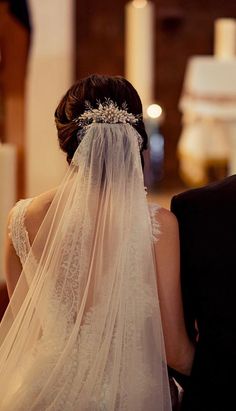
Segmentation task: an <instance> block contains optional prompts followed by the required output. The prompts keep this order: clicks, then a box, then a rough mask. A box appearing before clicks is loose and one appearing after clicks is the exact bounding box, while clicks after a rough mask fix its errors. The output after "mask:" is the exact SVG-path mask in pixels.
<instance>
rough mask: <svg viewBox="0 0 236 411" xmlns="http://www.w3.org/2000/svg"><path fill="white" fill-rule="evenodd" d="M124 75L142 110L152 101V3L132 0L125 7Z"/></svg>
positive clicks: (144, 0) (143, 0)
mask: <svg viewBox="0 0 236 411" xmlns="http://www.w3.org/2000/svg"><path fill="white" fill-rule="evenodd" d="M125 77H126V78H127V80H129V81H130V82H131V83H132V84H133V86H134V87H135V88H136V90H137V91H138V93H139V95H140V97H141V100H142V103H143V106H144V110H146V108H147V107H148V106H149V105H150V104H151V103H153V88H154V4H153V3H152V2H150V1H146V0H134V1H130V2H129V3H127V4H126V7H125Z"/></svg>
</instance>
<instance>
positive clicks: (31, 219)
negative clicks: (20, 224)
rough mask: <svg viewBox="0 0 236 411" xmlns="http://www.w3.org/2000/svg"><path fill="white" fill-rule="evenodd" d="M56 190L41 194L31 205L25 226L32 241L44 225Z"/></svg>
mask: <svg viewBox="0 0 236 411" xmlns="http://www.w3.org/2000/svg"><path fill="white" fill-rule="evenodd" d="M56 190H57V189H56V188H55V189H52V190H50V191H47V192H45V193H42V194H40V195H39V196H37V197H35V198H33V200H32V201H31V203H30V204H29V206H28V209H27V212H26V216H25V225H26V228H27V231H28V233H29V237H30V238H31V239H34V237H35V235H36V233H37V232H38V229H39V227H40V225H41V224H42V222H43V219H44V217H45V216H46V214H47V211H48V209H49V207H50V205H51V203H52V200H53V198H54V196H55V193H56Z"/></svg>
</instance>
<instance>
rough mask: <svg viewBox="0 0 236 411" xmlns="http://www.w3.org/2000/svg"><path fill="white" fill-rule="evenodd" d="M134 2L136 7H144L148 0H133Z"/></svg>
mask: <svg viewBox="0 0 236 411" xmlns="http://www.w3.org/2000/svg"><path fill="white" fill-rule="evenodd" d="M132 3H133V6H134V7H135V8H136V9H143V8H144V7H145V6H146V5H147V0H133V2H132Z"/></svg>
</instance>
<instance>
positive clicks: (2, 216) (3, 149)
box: [0, 143, 16, 281]
mask: <svg viewBox="0 0 236 411" xmlns="http://www.w3.org/2000/svg"><path fill="white" fill-rule="evenodd" d="M15 201H16V148H15V146H14V145H12V144H2V143H0V281H3V280H4V273H3V247H4V239H5V233H6V220H7V215H8V213H9V211H10V209H11V207H12V206H13V205H14V203H15Z"/></svg>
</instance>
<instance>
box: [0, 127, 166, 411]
mask: <svg viewBox="0 0 236 411" xmlns="http://www.w3.org/2000/svg"><path fill="white" fill-rule="evenodd" d="M0 409H1V411H43V410H54V411H72V410H73V411H144V410H145V411H154V410H155V411H170V410H171V404H170V394H169V385H168V376H167V367H166V359H165V351H164V343H163V335H162V326H161V318H160V309H159V302H158V294H157V284H156V268H155V259H154V253H153V240H152V227H151V222H150V215H149V212H148V205H147V200H146V195H145V191H144V184H143V174H142V168H141V161H140V154H139V146H138V133H137V132H136V130H135V129H134V128H133V127H132V126H131V125H130V124H92V125H91V126H90V127H88V129H87V130H86V132H85V135H84V137H83V140H82V142H81V143H80V145H79V147H78V149H77V150H76V152H75V154H74V157H73V159H72V161H71V164H70V166H69V168H68V172H67V174H66V176H65V178H64V180H63V182H62V183H61V185H60V186H59V188H58V190H57V192H56V195H55V197H54V199H53V202H52V204H51V206H50V208H49V210H48V212H47V214H46V217H45V219H44V221H43V223H42V225H41V227H40V229H39V231H38V234H37V236H36V238H35V240H34V242H33V244H32V246H31V250H30V253H29V255H28V258H27V261H26V263H25V264H24V267H23V271H22V273H21V276H20V280H19V281H18V284H17V287H16V289H15V291H14V294H13V296H12V299H11V301H10V304H9V307H8V309H7V311H6V313H5V316H4V318H3V320H2V323H1V325H0Z"/></svg>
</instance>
